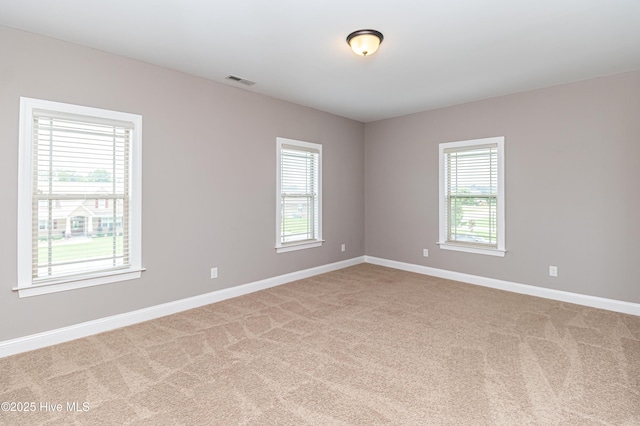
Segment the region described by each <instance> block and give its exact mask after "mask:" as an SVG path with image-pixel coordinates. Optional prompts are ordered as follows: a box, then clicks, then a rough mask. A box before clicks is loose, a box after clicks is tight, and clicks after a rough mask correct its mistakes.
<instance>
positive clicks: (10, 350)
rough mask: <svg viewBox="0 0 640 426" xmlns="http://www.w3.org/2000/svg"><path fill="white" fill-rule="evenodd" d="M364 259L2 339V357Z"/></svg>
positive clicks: (333, 264)
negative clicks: (10, 338) (15, 337)
mask: <svg viewBox="0 0 640 426" xmlns="http://www.w3.org/2000/svg"><path fill="white" fill-rule="evenodd" d="M364 261H365V257H364V256H360V257H356V258H353V259H348V260H344V261H341V262H336V263H331V264H328V265H323V266H318V267H315V268H310V269H305V270H303V271H297V272H292V273H289V274H284V275H280V276H277V277H273V278H267V279H264V280H260V281H255V282H252V283H249V284H243V285H239V286H236V287H231V288H226V289H223V290H218V291H214V292H211V293H206V294H202V295H199V296H194V297H189V298H187V299H181V300H176V301H174V302H168V303H163V304H161V305H156V306H151V307H149V308H144V309H139V310H137V311H132V312H126V313H124V314H119V315H113V316H110V317H106V318H100V319H97V320H93V321H87V322H83V323H80V324H75V325H72V326H69V327H63V328H58V329H55V330H50V331H45V332H42V333H37V334H32V335H29V336H24V337H19V338H17V339H12V340H5V341H4V342H0V358H3V357H7V356H10V355H15V354H18V353H21V352H27V351H31V350H34V349H40V348H44V347H46V346H52V345H57V344H58V343H63V342H67V341H69V340H74V339H79V338H82V337H87V336H91V335H93V334H98V333H103V332H105V331H110V330H114V329H116V328H120V327H125V326H128V325H133V324H137V323H140V322H144V321H149V320H152V319H156V318H160V317H164V316H167V315H171V314H175V313H178V312H182V311H186V310H189V309H194V308H198V307H200V306H204V305H209V304H211V303H215V302H221V301H223V300H227V299H231V298H233V297H238V296H242V295H245V294H249V293H253V292H256V291H260V290H265V289H267V288H271V287H275V286H278V285H282V284H286V283H289V282H292V281H297V280H301V279H304V278H309V277H312V276H314V275H319V274H324V273H326V272H332V271H336V270H338V269H342V268H346V267H349V266H353V265H358V264H360V263H363V262H364Z"/></svg>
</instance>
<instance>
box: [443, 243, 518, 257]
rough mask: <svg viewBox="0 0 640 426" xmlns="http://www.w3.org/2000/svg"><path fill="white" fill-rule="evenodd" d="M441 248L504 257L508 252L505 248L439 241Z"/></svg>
mask: <svg viewBox="0 0 640 426" xmlns="http://www.w3.org/2000/svg"><path fill="white" fill-rule="evenodd" d="M437 244H438V245H439V246H440V248H441V249H444V250H453V251H462V252H465V253H475V254H484V255H487V256H498V257H504V256H505V254H506V253H507V251H506V250H504V249H492V248H479V247H469V246H464V245H458V244H450V243H442V242H440V243H437Z"/></svg>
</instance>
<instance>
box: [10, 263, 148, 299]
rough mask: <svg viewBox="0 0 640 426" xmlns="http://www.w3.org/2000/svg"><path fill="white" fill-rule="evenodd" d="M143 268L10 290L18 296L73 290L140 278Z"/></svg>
mask: <svg viewBox="0 0 640 426" xmlns="http://www.w3.org/2000/svg"><path fill="white" fill-rule="evenodd" d="M143 271H145V269H144V268H142V269H137V270H130V269H128V270H126V271H123V272H121V273H117V274H114V273H110V274H108V275H103V276H94V277H81V278H78V279H76V280H71V279H66V280H65V279H62V280H61V281H57V282H53V283H46V284H33V285H26V286H19V287H14V288H13V289H12V290H13V291H17V292H18V297H20V298H23V297H31V296H40V295H42V294H50V293H58V292H61V291H68V290H75V289H78V288H85V287H93V286H97V285H103V284H110V283H115V282H120V281H128V280H135V279H138V278H140V276H141V274H142V272H143Z"/></svg>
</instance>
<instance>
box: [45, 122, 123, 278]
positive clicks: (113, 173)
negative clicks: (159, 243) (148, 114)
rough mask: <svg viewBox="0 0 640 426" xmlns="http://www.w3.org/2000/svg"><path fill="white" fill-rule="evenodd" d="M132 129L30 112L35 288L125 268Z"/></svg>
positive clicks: (113, 124)
mask: <svg viewBox="0 0 640 426" xmlns="http://www.w3.org/2000/svg"><path fill="white" fill-rule="evenodd" d="M132 129H133V123H127V122H119V121H115V120H106V119H100V118H94V117H83V116H75V115H71V114H60V113H55V112H50V111H49V112H48V111H40V110H34V112H33V173H34V178H33V182H32V183H33V186H32V190H33V211H32V239H33V241H32V279H33V283H34V284H39V283H46V282H47V281H51V280H58V279H60V278H61V277H73V276H84V275H86V274H87V273H94V272H104V271H111V270H118V269H123V268H128V267H129V266H130V255H129V248H130V245H129V240H130V226H129V201H130V197H129V195H130V194H129V188H130V181H129V176H130V172H129V164H130V161H129V155H130V143H131V131H132ZM42 224H44V226H42Z"/></svg>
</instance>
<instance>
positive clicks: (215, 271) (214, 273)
mask: <svg viewBox="0 0 640 426" xmlns="http://www.w3.org/2000/svg"><path fill="white" fill-rule="evenodd" d="M214 278H218V268H211V279H214Z"/></svg>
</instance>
